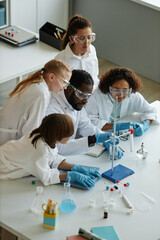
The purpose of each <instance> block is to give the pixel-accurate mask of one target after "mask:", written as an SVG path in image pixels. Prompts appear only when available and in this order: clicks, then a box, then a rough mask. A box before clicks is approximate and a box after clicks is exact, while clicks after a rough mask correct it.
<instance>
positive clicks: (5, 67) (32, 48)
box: [0, 40, 59, 83]
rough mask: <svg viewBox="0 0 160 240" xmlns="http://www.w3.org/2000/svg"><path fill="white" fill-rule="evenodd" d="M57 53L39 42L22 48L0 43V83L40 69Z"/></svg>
mask: <svg viewBox="0 0 160 240" xmlns="http://www.w3.org/2000/svg"><path fill="white" fill-rule="evenodd" d="M58 52H59V50H57V49H55V48H53V47H51V46H49V45H47V44H45V43H43V42H41V41H39V40H37V41H36V42H35V43H31V44H28V45H25V46H22V47H16V46H14V45H11V44H9V43H6V42H3V41H0V83H3V82H7V81H9V80H12V79H15V78H21V77H22V76H23V75H25V74H29V73H31V72H32V71H36V70H38V69H40V68H41V67H43V66H44V64H45V63H47V62H48V61H50V60H51V59H53V58H54V57H55V56H56V55H57V53H58Z"/></svg>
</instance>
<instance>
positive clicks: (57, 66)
mask: <svg viewBox="0 0 160 240" xmlns="http://www.w3.org/2000/svg"><path fill="white" fill-rule="evenodd" d="M63 70H65V71H67V72H71V69H70V68H69V66H68V65H67V64H66V63H64V62H63V61H60V60H56V59H53V60H51V61H49V62H47V63H46V64H45V65H44V68H42V69H40V70H39V71H37V72H35V73H33V74H31V75H29V76H28V78H26V79H24V80H23V81H21V82H20V83H18V85H17V86H16V87H15V88H14V89H13V91H12V92H11V93H10V94H9V97H12V96H13V95H14V94H16V93H17V94H18V96H20V95H21V94H22V92H23V91H24V90H25V89H26V87H29V86H30V85H31V84H34V83H40V82H42V81H43V76H44V77H45V75H46V74H47V73H54V74H55V75H58V74H60V73H61V71H63Z"/></svg>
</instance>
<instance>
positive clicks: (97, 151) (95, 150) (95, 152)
mask: <svg viewBox="0 0 160 240" xmlns="http://www.w3.org/2000/svg"><path fill="white" fill-rule="evenodd" d="M104 151H105V147H103V146H102V145H100V144H95V145H94V146H93V147H90V148H89V152H88V153H87V155H90V156H92V157H99V156H100V155H101V154H102V153H103V152H104Z"/></svg>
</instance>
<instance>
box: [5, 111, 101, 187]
mask: <svg viewBox="0 0 160 240" xmlns="http://www.w3.org/2000/svg"><path fill="white" fill-rule="evenodd" d="M73 132H74V125H73V122H72V119H71V118H70V117H69V116H67V115H65V114H56V113H55V114H50V115H48V116H47V117H45V118H44V119H43V121H42V123H41V125H40V127H38V128H36V129H35V130H33V131H32V133H31V134H30V135H25V136H23V137H22V138H21V139H19V140H11V141H8V142H6V143H5V144H3V145H2V146H1V147H0V178H1V179H17V178H21V177H25V176H29V175H30V174H32V175H33V176H35V177H37V178H38V179H40V180H41V181H42V183H43V184H44V185H49V184H55V183H59V182H60V181H64V180H68V179H69V177H70V178H71V182H79V183H81V184H82V185H84V186H85V187H92V186H94V181H93V180H92V178H94V177H95V176H98V177H99V178H100V177H101V176H100V174H99V172H98V171H95V170H92V171H90V170H89V171H87V170H85V169H84V168H83V167H81V166H79V165H74V164H70V163H67V162H65V159H64V157H63V156H61V155H58V150H57V147H56V143H62V144H65V143H66V142H67V141H68V140H69V139H70V137H71V135H72V134H73ZM60 169H62V170H67V171H69V172H67V173H61V174H60V173H59V170H60Z"/></svg>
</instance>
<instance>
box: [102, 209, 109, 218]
mask: <svg viewBox="0 0 160 240" xmlns="http://www.w3.org/2000/svg"><path fill="white" fill-rule="evenodd" d="M103 218H108V208H107V207H105V208H104V216H103Z"/></svg>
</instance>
